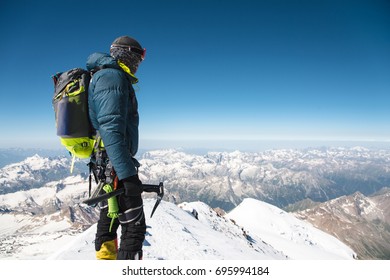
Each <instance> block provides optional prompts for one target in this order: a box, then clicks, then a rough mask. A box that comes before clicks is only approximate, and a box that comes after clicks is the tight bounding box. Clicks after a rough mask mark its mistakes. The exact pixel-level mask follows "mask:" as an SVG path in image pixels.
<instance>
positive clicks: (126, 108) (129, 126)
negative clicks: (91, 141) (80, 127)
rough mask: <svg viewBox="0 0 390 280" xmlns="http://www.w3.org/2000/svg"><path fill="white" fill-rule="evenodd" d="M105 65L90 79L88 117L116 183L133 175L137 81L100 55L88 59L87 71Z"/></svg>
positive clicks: (135, 142)
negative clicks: (116, 177) (102, 145)
mask: <svg viewBox="0 0 390 280" xmlns="http://www.w3.org/2000/svg"><path fill="white" fill-rule="evenodd" d="M103 65H106V66H107V68H103V69H101V70H99V71H98V72H96V73H95V74H94V75H93V76H92V79H91V83H90V86H89V91H88V104H89V116H90V119H91V123H92V126H93V127H94V128H95V129H96V130H97V131H99V133H100V136H101V138H102V141H103V143H104V147H105V149H106V151H107V154H108V157H109V158H110V160H111V163H112V165H113V166H114V169H115V171H116V174H117V176H118V178H119V180H122V179H124V178H127V177H130V176H133V175H135V174H137V169H136V166H135V162H136V161H134V160H133V157H134V156H135V154H136V153H137V150H138V124H139V116H138V104H137V99H136V96H135V92H134V89H133V86H132V84H133V83H136V82H137V79H136V78H135V77H134V76H132V75H130V74H129V73H126V72H125V70H124V69H122V68H121V67H120V66H118V63H117V62H116V60H115V59H114V58H112V57H111V56H110V55H108V54H104V53H94V54H92V55H90V56H89V57H88V60H87V69H88V70H89V71H91V70H93V69H95V68H96V67H101V66H103Z"/></svg>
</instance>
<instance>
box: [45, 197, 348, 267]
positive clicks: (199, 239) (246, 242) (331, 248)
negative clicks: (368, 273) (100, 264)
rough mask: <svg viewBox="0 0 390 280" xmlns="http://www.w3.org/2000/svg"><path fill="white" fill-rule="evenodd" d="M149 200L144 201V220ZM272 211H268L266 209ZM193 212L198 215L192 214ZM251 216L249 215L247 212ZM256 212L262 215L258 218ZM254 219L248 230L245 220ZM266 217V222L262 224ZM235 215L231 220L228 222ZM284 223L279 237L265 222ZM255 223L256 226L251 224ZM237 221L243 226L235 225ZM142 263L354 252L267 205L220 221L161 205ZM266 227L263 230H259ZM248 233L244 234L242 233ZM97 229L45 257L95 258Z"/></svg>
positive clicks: (250, 204)
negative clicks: (149, 261)
mask: <svg viewBox="0 0 390 280" xmlns="http://www.w3.org/2000/svg"><path fill="white" fill-rule="evenodd" d="M153 204H154V201H153V200H149V199H146V200H145V212H146V215H147V216H148V213H150V211H151V208H152V207H153ZM270 209H272V210H270ZM194 210H196V213H197V214H198V215H197V217H198V219H197V218H196V217H194V215H193V214H192V213H193V212H194ZM248 211H250V212H253V216H251V215H250V213H248ZM258 213H265V214H264V215H262V216H258V215H257V214H258ZM249 216H251V217H257V218H255V220H252V221H251V223H252V224H257V225H258V227H257V228H256V227H250V225H243V224H246V221H247V220H245V218H244V217H249ZM265 216H267V219H266V220H265V221H263V220H262V218H264V217H265ZM230 217H234V218H235V222H233V221H231V220H230V219H229V218H230ZM271 220H272V221H273V223H274V224H277V225H285V227H284V228H283V233H284V235H285V236H290V237H291V238H290V240H288V239H287V238H283V237H281V235H283V234H282V233H281V232H278V230H280V228H278V229H273V232H272V229H271V227H270V226H269V224H268V223H269V221H271ZM255 221H257V222H255ZM241 222H242V224H240V223H241ZM147 225H148V228H147V234H146V240H145V242H144V248H143V249H144V259H167V260H200V259H219V260H224V259H231V260H233V259H268V260H273V259H274V260H286V259H353V258H354V252H353V251H352V250H351V249H350V248H348V247H347V246H346V245H344V244H343V243H341V242H340V241H338V240H337V239H336V238H334V237H332V236H330V235H328V234H325V233H323V232H321V231H319V230H317V229H315V228H313V227H311V226H310V225H309V224H307V223H305V222H302V221H299V220H298V219H296V218H294V217H293V216H292V215H290V214H288V213H286V212H284V211H282V210H280V209H278V208H276V207H273V206H271V205H268V204H266V203H262V202H260V201H256V200H246V201H244V202H243V204H242V205H240V206H239V207H238V209H237V211H233V212H232V213H230V214H229V215H228V217H221V216H220V215H218V214H217V213H216V212H215V211H214V210H212V209H211V208H210V207H209V206H207V205H206V204H204V203H202V202H192V203H183V204H182V205H179V206H176V205H174V204H172V203H169V202H165V201H164V202H162V203H161V205H160V206H159V209H158V210H157V211H156V213H155V215H154V217H153V218H151V219H147ZM264 225H267V229H268V230H266V231H264V230H261V228H262V226H264ZM247 228H248V229H249V230H248V231H246V229H247ZM95 231H96V225H94V226H92V227H91V228H90V229H88V230H87V231H85V232H84V233H82V234H80V235H79V236H77V237H75V238H74V239H73V241H72V242H70V243H68V244H67V245H66V246H65V247H64V248H62V249H61V250H58V251H57V252H55V253H53V254H52V255H51V256H50V257H49V259H94V258H95V251H94V245H93V240H94V235H95Z"/></svg>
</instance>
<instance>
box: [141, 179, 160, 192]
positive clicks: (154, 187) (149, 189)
mask: <svg viewBox="0 0 390 280" xmlns="http://www.w3.org/2000/svg"><path fill="white" fill-rule="evenodd" d="M142 187H143V189H144V192H149V193H150V192H155V193H157V194H161V193H162V194H163V193H164V185H163V183H162V182H160V184H158V185H149V184H142Z"/></svg>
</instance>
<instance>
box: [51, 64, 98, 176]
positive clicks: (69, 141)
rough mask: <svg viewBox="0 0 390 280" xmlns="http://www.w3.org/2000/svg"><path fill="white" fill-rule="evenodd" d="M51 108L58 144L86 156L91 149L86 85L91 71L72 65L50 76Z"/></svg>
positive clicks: (78, 154) (93, 138)
mask: <svg viewBox="0 0 390 280" xmlns="http://www.w3.org/2000/svg"><path fill="white" fill-rule="evenodd" d="M52 78H53V81H54V96H53V100H52V102H53V108H54V113H55V122H56V128H57V136H59V137H60V141H61V144H62V145H63V146H64V147H65V148H66V149H67V150H68V151H69V152H70V154H71V155H72V157H73V160H72V167H71V172H72V170H73V164H74V160H75V158H89V157H90V156H91V154H92V152H93V150H94V145H95V137H94V134H95V131H94V129H93V127H92V125H91V122H90V120H89V113H88V86H89V82H90V80H91V73H90V72H88V71H86V70H84V69H81V68H74V69H71V70H69V71H66V72H63V73H57V74H56V75H54V76H53V77H52Z"/></svg>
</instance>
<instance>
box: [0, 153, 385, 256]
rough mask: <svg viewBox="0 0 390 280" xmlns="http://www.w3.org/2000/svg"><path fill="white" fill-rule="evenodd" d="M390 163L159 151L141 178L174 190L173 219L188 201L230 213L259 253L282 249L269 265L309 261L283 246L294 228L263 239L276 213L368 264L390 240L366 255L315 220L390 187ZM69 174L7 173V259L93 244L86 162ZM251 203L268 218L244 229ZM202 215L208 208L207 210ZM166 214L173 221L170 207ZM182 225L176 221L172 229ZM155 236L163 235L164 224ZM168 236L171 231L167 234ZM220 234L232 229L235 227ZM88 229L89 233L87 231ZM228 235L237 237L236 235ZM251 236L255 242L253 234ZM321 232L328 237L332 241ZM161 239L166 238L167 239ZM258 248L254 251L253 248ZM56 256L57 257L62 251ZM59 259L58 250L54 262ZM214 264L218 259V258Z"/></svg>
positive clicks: (59, 160)
mask: <svg viewBox="0 0 390 280" xmlns="http://www.w3.org/2000/svg"><path fill="white" fill-rule="evenodd" d="M389 155H390V152H389V151H385V150H373V151H371V150H367V149H364V148H361V147H356V148H352V149H344V148H321V149H318V148H316V149H306V150H273V151H267V152H263V153H242V152H238V151H236V152H232V153H226V152H211V153H207V154H205V155H193V154H187V153H185V152H183V151H178V150H159V151H150V152H146V153H144V154H143V155H142V156H140V158H139V161H140V162H141V164H142V166H141V168H140V178H141V180H142V181H143V182H145V183H158V182H159V181H161V180H162V181H164V185H165V186H166V196H165V203H166V204H165V205H166V207H168V208H169V209H171V208H172V209H175V210H172V209H171V210H168V209H166V211H168V212H169V211H171V212H172V211H173V212H175V214H174V215H173V216H175V215H176V216H177V215H179V216H180V215H182V214H178V213H176V208H177V206H176V205H181V206H182V207H183V205H185V204H184V202H186V201H202V203H203V204H204V207H205V208H207V209H212V208H216V207H220V208H222V209H224V210H225V211H226V212H228V214H226V215H223V214H221V213H223V211H218V214H214V212H215V211H214V210H213V211H214V212H213V215H217V217H220V218H221V219H224V220H226V221H227V223H230V222H228V221H231V220H234V221H235V222H236V223H237V224H236V226H239V227H241V228H242V230H243V231H244V232H245V233H246V235H244V237H245V236H246V237H245V238H246V240H247V241H248V240H252V239H253V240H256V243H253V242H252V245H253V244H260V243H264V244H268V245H270V246H271V247H272V248H274V249H275V251H272V250H271V251H272V252H273V253H271V254H270V255H268V254H265V255H263V256H262V257H263V258H271V259H272V258H274V257H275V256H279V257H280V256H283V257H282V258H286V257H287V258H292V259H294V258H304V257H305V256H302V255H296V254H295V253H291V252H296V250H292V251H291V252H290V253H289V251H288V249H286V247H283V246H282V247H281V248H279V249H278V247H279V245H280V244H283V242H284V240H281V239H278V238H280V235H282V236H284V237H285V236H292V237H293V236H294V233H292V232H293V231H291V227H290V230H286V228H285V227H284V226H280V225H279V226H275V224H273V226H271V227H270V228H271V230H270V232H271V233H273V234H274V236H273V237H272V234H271V238H270V239H269V240H268V239H266V236H267V235H269V234H270V233H267V232H259V230H260V229H259V228H257V227H256V225H257V226H258V225H263V224H264V221H268V220H267V219H266V218H267V216H264V215H262V213H263V212H265V213H267V211H268V213H269V215H270V217H273V215H271V214H270V213H274V214H275V213H278V215H276V216H275V217H274V218H275V219H276V220H279V219H280V217H283V219H281V220H282V221H283V220H284V222H286V220H288V219H290V218H291V217H294V219H297V218H299V219H301V220H306V222H305V225H306V226H307V225H308V223H307V222H310V223H313V224H314V225H315V226H317V227H318V228H319V229H321V230H323V231H326V232H328V233H329V234H332V235H333V236H336V237H337V238H339V239H340V240H342V241H343V242H344V243H345V244H348V246H350V247H351V248H352V249H353V251H354V252H353V251H352V250H350V249H348V250H349V251H348V250H347V251H348V252H349V253H348V257H349V258H350V257H356V254H357V257H358V258H388V257H387V256H388V255H387V253H386V249H383V248H386V246H385V245H384V243H386V241H385V239H386V236H384V238H383V239H381V238H376V239H377V240H378V244H381V245H380V246H381V248H382V249H381V250H377V251H376V252H374V251H375V250H374V249H373V248H372V246H371V245H372V244H371V245H370V246H371V247H367V246H366V247H367V248H366V249H367V250H366V251H364V250H360V249H359V246H361V245H360V243H361V241H359V240H358V239H357V238H352V239H354V242H355V241H356V240H357V241H356V242H357V244H359V246H355V243H354V242H348V240H345V239H344V240H343V239H342V237H340V236H341V234H340V233H337V232H334V231H331V230H330V231H328V230H327V229H326V227H324V226H322V224H326V223H325V222H323V223H315V222H314V220H313V219H312V218H310V217H312V216H314V215H316V214H311V213H316V212H315V211H314V210H313V212H310V211H309V210H310V209H311V208H312V207H317V206H319V205H321V204H320V203H326V202H329V203H330V202H331V201H332V199H339V198H340V199H341V198H342V197H343V196H344V197H349V196H350V195H353V194H354V193H356V192H358V193H359V194H360V195H361V196H362V197H366V196H369V195H372V194H374V193H377V191H379V190H381V189H382V188H383V187H386V185H387V184H388V181H389V180H390V174H389V170H390V168H389V167H390V163H389V162H390V156H389ZM69 167H70V159H69V157H63V156H61V157H50V158H45V157H41V156H38V155H35V156H32V157H29V158H27V159H25V160H23V161H21V162H18V163H13V164H9V165H7V166H4V167H3V168H1V169H0V219H1V224H2V226H1V227H0V241H1V246H0V255H1V258H44V257H47V256H48V250H46V249H44V251H45V252H43V251H41V252H39V250H40V249H39V248H42V244H45V243H50V244H51V245H50V246H52V247H55V248H57V249H58V248H60V247H61V246H62V245H64V244H69V241H70V240H75V239H77V238H78V237H77V235H79V234H80V233H83V232H84V233H83V234H85V236H86V235H88V234H87V233H86V232H87V231H88V230H90V231H91V232H92V231H93V227H94V224H95V222H96V220H97V215H98V212H97V211H96V209H94V208H91V207H87V206H86V205H84V204H82V203H80V202H81V201H82V200H83V199H85V198H87V196H88V180H87V177H88V176H87V175H88V169H87V167H86V162H83V161H79V162H77V163H76V169H75V171H74V174H73V175H71V174H69ZM249 198H251V199H255V200H253V201H255V202H253V201H252V200H250V199H249ZM248 199H249V200H248ZM305 199H306V201H310V203H309V204H307V207H306V208H309V209H307V210H306V212H305V211H300V212H296V213H294V214H293V213H287V212H285V211H284V210H282V209H281V207H287V206H288V205H290V206H291V205H292V204H293V203H296V202H300V201H301V200H305ZM383 199H384V201H385V202H383V203H381V204H379V203H376V205H377V207H378V208H379V209H381V211H385V212H386V209H382V207H386V205H389V203H388V202H386V201H387V200H385V198H383ZM248 201H249V202H248ZM243 203H244V205H245V204H249V205H251V207H252V208H253V209H254V210H256V209H257V208H258V209H259V210H258V211H253V213H256V214H255V216H254V217H253V219H251V220H250V222H249V221H246V220H245V219H242V217H245V216H251V215H252V213H251V211H249V210H246V211H244V212H245V213H244V214H240V215H239V216H240V217H241V219H237V220H236V219H235V218H234V217H233V216H229V215H233V214H232V213H234V212H237V211H238V209H240V208H241V207H242V206H241V205H242V204H243ZM262 203H263V204H262ZM203 204H202V205H203ZM260 204H261V205H260ZM271 204H272V205H271ZM208 205H210V206H208ZM254 205H257V206H256V207H255V206H254ZM259 205H260V206H259ZM343 205H344V204H343ZM378 205H379V206H378ZM175 207H176V208H175ZM202 207H203V206H201V207H200V208H201V209H203V208H202ZM251 207H244V208H245V209H248V208H251ZM269 207H275V209H276V210H274V211H273V212H272V211H271V212H269V210H266V209H268V208H269ZM340 207H341V206H340ZM197 208H199V205H198V206H197ZM341 208H342V209H343V211H347V210H345V209H347V208H345V207H344V208H343V207H341ZM161 209H163V210H162V211H164V208H163V207H162V208H161ZM194 209H195V207H194ZM286 209H287V208H286ZM329 209H330V210H333V211H329V212H330V215H329V219H333V218H334V217H333V216H334V215H337V211H336V210H335V209H336V208H332V207H329ZM158 211H160V209H159V210H158ZM197 211H198V210H197ZM340 211H341V210H340ZM215 213H217V212H215ZM361 213H362V212H361ZM387 213H388V208H387ZM256 215H257V216H256ZM256 217H259V218H260V219H258V218H256ZM372 217H374V216H372V215H371V216H370V219H368V218H367V219H366V216H365V219H366V221H368V222H369V223H377V224H378V225H379V226H378V228H383V229H386V227H388V220H386V219H384V220H382V217H381V218H380V219H379V220H378V218H376V216H375V217H374V218H372ZM175 219H176V220H177V221H178V222H179V223H184V222H185V221H184V220H182V219H181V218H177V217H176V218H175ZM152 220H153V219H151V221H152ZM253 221H256V222H253ZM257 221H258V222H257ZM294 221H295V220H294ZM166 222H167V221H166ZM172 222H173V221H169V223H172ZM162 223H164V221H162ZM196 223H198V222H196ZM213 223H214V222H213ZM213 223H211V224H208V226H210V225H211V228H212V229H213V230H215V228H214V226H213ZM294 223H295V222H294ZM294 223H293V224H294ZM340 223H342V224H343V225H345V224H347V222H345V221H344V220H341V221H340ZM352 223H353V221H352ZM271 224H272V223H271ZM254 226H255V227H254ZM155 227H156V228H157V227H158V226H157V225H156V224H155ZM161 227H163V226H162V225H161ZM218 227H220V228H224V227H226V224H225V225H224V226H221V225H219V226H217V228H218ZM229 227H230V226H229ZM87 228H88V230H87V231H85V230H86V229H87ZM296 228H300V226H296ZM340 228H341V227H340ZM358 228H359V227H358ZM187 229H188V228H187ZM347 229H348V228H347ZM359 230H360V228H359ZM151 231H152V229H149V230H148V232H151ZM222 231H223V230H222ZM228 231H229V232H230V230H228ZM184 232H185V230H184ZM247 232H250V233H249V234H247ZM320 232H321V234H323V232H322V231H320ZM90 234H91V233H90ZM207 234H211V233H207ZM366 234H370V233H366V232H362V234H361V235H359V236H360V237H361V236H363V237H366V239H367V236H366ZM371 234H373V235H374V236H375V237H376V234H381V233H380V232H372V233H371ZM233 235H234V234H233ZM252 235H253V236H256V238H254V237H252ZM295 235H296V234H295ZM297 235H298V236H307V231H305V230H304V232H298V233H297ZM153 236H157V233H156V234H153ZM228 236H229V234H228ZM230 236H231V234H230ZM292 237H291V238H292ZM88 238H90V241H83V242H84V243H85V244H87V243H88V244H90V242H92V240H93V239H91V237H88ZM151 238H152V237H150V239H151ZM191 238H192V237H191ZM291 238H290V239H289V240H290V241H291V240H292V239H291ZM350 238H351V237H350ZM194 239H197V238H194ZM147 240H148V238H147ZM161 242H162V241H161ZM240 242H242V241H240ZM294 242H295V241H294ZM305 242H306V243H307V244H309V245H310V244H312V245H313V244H320V243H321V242H319V243H318V242H317V241H313V240H312V239H310V238H309V239H307V240H306V241H304V242H303V243H305ZM359 242H360V243H359ZM157 243H159V242H157ZM249 243H251V242H250V241H249ZM289 243H290V242H289ZM286 244H287V243H286ZM203 245H204V244H203ZM312 245H310V246H312ZM50 246H49V247H50ZM78 246H80V245H78ZM189 246H190V245H189ZM342 246H344V245H342ZM342 246H341V247H342ZM362 246H364V245H362ZM375 246H376V245H375ZM375 246H374V247H375ZM378 246H379V245H378ZM52 247H50V248H51V249H53V248H52ZM325 247H326V246H325ZM43 248H47V246H43ZM267 248H268V249H267ZM267 248H257V249H256V250H258V251H261V250H263V251H265V252H271V251H267V250H269V249H270V247H267ZM154 249H157V248H154ZM80 250H81V251H83V250H84V249H80ZM210 250H211V249H210ZM212 250H216V249H215V248H214V249H212ZM53 251H55V250H52V251H51V252H53ZM301 251H302V250H301ZM303 251H305V250H303ZM275 252H279V253H275ZM351 252H353V253H351ZM379 252H381V253H379ZM252 253H253V252H252ZM252 253H249V255H251V254H252ZM370 254H371V255H370ZM325 255H326V254H325ZM307 256H308V255H306V257H307ZM318 256H324V254H323V253H318ZM149 257H150V258H172V257H173V256H171V255H165V256H164V255H163V254H162V255H160V256H159V254H157V253H150V254H149ZM190 257H191V258H192V257H194V256H192V255H191V256H190ZM190 257H189V258H190ZM213 257H214V258H217V257H218V254H217V255H214V256H213ZM219 257H221V258H231V257H232V256H231V255H230V256H226V255H224V254H222V253H221V254H220V255H219ZM328 257H329V255H328ZM338 257H340V255H338ZM329 258H330V257H329Z"/></svg>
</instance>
